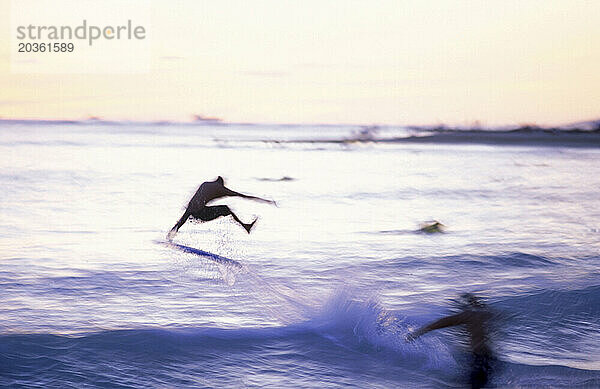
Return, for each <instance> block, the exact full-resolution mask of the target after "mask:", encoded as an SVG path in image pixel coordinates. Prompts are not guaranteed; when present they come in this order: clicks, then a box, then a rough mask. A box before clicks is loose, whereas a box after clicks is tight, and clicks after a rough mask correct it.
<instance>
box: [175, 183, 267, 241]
mask: <svg viewBox="0 0 600 389" xmlns="http://www.w3.org/2000/svg"><path fill="white" fill-rule="evenodd" d="M228 196H237V197H242V198H245V199H250V200H257V201H262V202H265V203H269V204H275V201H273V200H266V199H261V198H260V197H255V196H249V195H245V194H242V193H238V192H234V191H232V190H231V189H229V188H226V187H225V185H224V181H223V177H221V176H219V177H217V179H216V180H214V181H208V182H205V183H203V184H202V185H200V187H199V188H198V190H197V191H196V194H194V197H192V199H191V200H190V202H189V204H188V206H187V208H186V210H185V212H184V214H183V216H181V218H180V219H179V221H178V222H177V223H176V224H175V226H173V228H172V229H171V231H169V234H168V235H167V239H169V240H171V239H173V237H174V236H175V234H176V233H177V231H178V230H179V228H181V226H183V225H184V224H185V222H186V221H187V220H188V219H189V217H190V216H191V217H192V218H194V219H198V220H201V221H205V222H207V221H210V220H214V219H216V218H218V217H221V216H228V215H231V217H233V220H235V221H236V222H238V223H239V224H240V225H241V226H242V227H244V228H245V229H246V231H247V232H248V233H250V230H251V229H252V227H253V226H254V223H256V219H255V220H254V221H253V222H252V223H244V222H242V221H241V220H240V219H239V218H238V217H237V215H236V214H235V213H233V212H232V211H231V209H230V208H229V207H228V206H227V205H215V206H207V205H206V204H207V203H208V202H209V201H211V200H215V199H218V198H221V197H228Z"/></svg>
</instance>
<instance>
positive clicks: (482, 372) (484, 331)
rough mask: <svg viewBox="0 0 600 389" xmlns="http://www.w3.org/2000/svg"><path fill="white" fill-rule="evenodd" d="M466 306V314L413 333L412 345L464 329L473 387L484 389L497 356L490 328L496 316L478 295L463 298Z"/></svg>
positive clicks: (409, 336) (410, 336) (459, 314)
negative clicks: (450, 330)
mask: <svg viewBox="0 0 600 389" xmlns="http://www.w3.org/2000/svg"><path fill="white" fill-rule="evenodd" d="M461 299H462V300H463V303H464V308H463V311H462V312H459V313H457V314H455V315H451V316H447V317H443V318H441V319H439V320H436V321H434V322H432V323H430V324H428V325H426V326H423V327H421V328H419V329H418V330H416V331H414V332H412V333H409V334H408V336H407V340H408V341H412V340H415V339H416V338H418V337H419V336H421V335H423V334H425V333H427V332H429V331H433V330H437V329H440V328H446V327H452V326H459V325H463V326H464V327H465V329H466V330H467V332H468V334H469V337H470V342H469V343H470V349H471V355H472V361H471V374H470V377H469V378H470V384H471V387H472V388H483V387H484V386H485V385H486V384H487V383H488V382H489V380H490V377H491V374H492V370H493V367H494V366H493V365H494V364H495V360H496V358H495V356H494V353H493V352H492V349H491V347H490V334H489V328H490V325H491V321H492V319H493V317H494V314H493V313H492V312H491V311H490V310H489V309H488V308H487V306H486V305H485V304H484V303H483V302H482V301H481V300H480V299H479V298H477V297H476V296H475V295H473V294H471V293H466V294H464V295H462V296H461Z"/></svg>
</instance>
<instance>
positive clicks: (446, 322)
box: [406, 312, 465, 341]
mask: <svg viewBox="0 0 600 389" xmlns="http://www.w3.org/2000/svg"><path fill="white" fill-rule="evenodd" d="M464 315H465V314H464V312H461V313H457V314H456V315H452V316H446V317H443V318H441V319H439V320H436V321H434V322H432V323H429V324H427V325H426V326H423V327H421V328H419V329H418V330H416V331H413V332H410V333H408V335H406V340H407V341H413V340H415V339H417V338H418V337H419V336H421V335H423V334H426V333H428V332H429V331H433V330H439V329H440V328H446V327H452V326H457V325H460V324H464V322H465V317H464Z"/></svg>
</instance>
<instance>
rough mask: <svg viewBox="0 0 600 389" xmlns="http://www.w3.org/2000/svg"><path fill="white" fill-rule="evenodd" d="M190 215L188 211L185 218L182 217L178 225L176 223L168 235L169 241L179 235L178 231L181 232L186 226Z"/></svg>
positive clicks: (184, 215)
mask: <svg viewBox="0 0 600 389" xmlns="http://www.w3.org/2000/svg"><path fill="white" fill-rule="evenodd" d="M190 214H191V213H190V212H189V211H188V210H187V209H186V210H185V213H184V214H183V216H181V218H180V219H179V220H178V221H177V223H175V225H174V226H173V228H171V231H169V233H168V234H167V239H169V240H171V239H173V237H174V236H175V234H177V231H179V229H180V228H181V226H182V225H184V224H185V222H186V221H187V220H188V218H189V217H190Z"/></svg>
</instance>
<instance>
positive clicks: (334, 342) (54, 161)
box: [0, 123, 600, 388]
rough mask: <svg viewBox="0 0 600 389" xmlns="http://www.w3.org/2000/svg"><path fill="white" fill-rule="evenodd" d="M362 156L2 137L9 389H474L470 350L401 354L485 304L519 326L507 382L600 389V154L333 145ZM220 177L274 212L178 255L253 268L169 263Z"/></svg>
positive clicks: (30, 129) (176, 135) (262, 146)
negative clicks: (190, 216) (201, 197)
mask: <svg viewBox="0 0 600 389" xmlns="http://www.w3.org/2000/svg"><path fill="white" fill-rule="evenodd" d="M407 134H408V135H410V134H411V132H410V131H409V130H407V129H403V128H385V129H382V130H380V131H379V132H378V133H377V136H378V137H381V138H383V139H389V138H394V137H399V136H406V135H407ZM357 137H358V138H360V137H361V133H360V128H359V127H352V126H320V127H319V126H274V125H271V126H266V125H251V126H250V125H246V126H243V125H237V126H190V125H178V124H169V125H133V124H118V123H116V124H106V125H101V124H86V125H80V124H60V125H49V124H0V211H1V214H2V218H1V219H0V290H1V292H0V386H2V387H40V388H42V387H44V388H46V387H60V388H67V387H72V388H81V387H110V388H148V387H158V388H172V387H219V388H222V387H231V388H240V387H242V388H243V387H261V388H262V387H271V388H288V387H289V388H292V387H302V388H313V387H314V388H322V387H357V388H365V387H369V388H390V387H424V388H430V387H436V388H437V387H457V386H458V387H461V386H462V385H464V383H465V381H464V377H465V375H466V374H467V370H468V365H467V364H466V362H465V360H466V359H465V358H466V357H468V353H467V351H466V350H464V349H463V348H462V346H461V341H460V340H461V336H460V333H457V332H456V331H452V330H441V331H436V332H431V333H429V334H427V335H425V336H423V337H422V338H420V339H418V340H417V341H415V342H413V343H406V342H405V336H406V334H407V333H408V331H409V330H414V329H415V328H416V327H418V326H420V325H423V324H425V323H427V322H429V321H431V320H435V319H437V318H440V317H442V316H443V315H446V314H448V313H449V312H450V310H451V306H452V303H451V299H454V298H456V297H457V296H459V295H460V294H461V293H463V292H468V291H471V292H475V293H477V294H478V295H481V296H483V297H485V298H486V301H487V302H488V303H489V305H490V306H491V307H492V308H493V309H494V310H496V311H497V312H501V313H502V314H501V317H502V319H499V320H498V323H497V327H498V330H497V332H496V339H495V343H494V345H495V351H496V354H497V356H498V358H499V359H500V361H501V368H500V369H498V370H497V371H496V373H495V374H494V376H493V381H492V383H493V385H495V386H498V387H509V388H522V387H535V388H538V387H549V388H557V387H562V388H573V387H582V388H583V387H589V388H595V387H600V335H599V334H600V304H599V303H598V301H600V267H599V266H600V221H599V220H600V198H599V197H598V193H599V191H600V149H599V148H596V147H577V148H570V147H561V146H560V144H556V145H552V146H551V147H548V145H544V146H543V147H542V146H537V145H536V144H535V142H530V143H529V144H527V145H520V146H515V145H512V146H506V145H494V144H486V145H483V144H448V143H435V142H431V143H423V144H420V143H396V142H337V143H336V142H320V141H319V140H326V141H331V140H341V139H350V138H357ZM265 140H269V141H268V142H265ZM291 140H302V142H289V141H291ZM315 140H316V141H317V142H308V141H315ZM488 143H489V142H488ZM592 146H593V145H592ZM218 175H221V176H223V177H225V179H226V185H227V186H229V187H231V188H232V189H234V190H237V191H240V192H244V193H249V194H254V195H258V196H262V197H267V198H272V199H274V200H276V201H277V203H278V207H272V206H269V205H266V204H262V203H256V202H251V201H248V200H241V199H235V198H229V199H223V200H220V201H219V203H223V204H228V205H230V206H231V208H233V209H234V210H235V211H236V213H237V214H238V215H239V216H240V218H241V219H242V220H244V221H250V220H252V219H253V217H254V216H259V217H260V219H259V221H258V223H257V225H256V227H255V229H254V230H253V231H252V233H251V234H249V235H248V234H246V232H245V231H244V230H243V229H242V228H240V227H239V226H238V225H236V224H234V223H233V222H232V221H231V220H230V219H220V220H217V221H214V222H210V223H204V224H194V223H188V224H186V225H184V227H183V228H182V229H181V230H180V233H179V234H178V235H177V236H176V238H175V242H177V243H179V244H182V245H186V246H190V247H194V248H198V249H202V250H206V251H209V252H212V253H216V254H218V255H222V256H224V257H227V258H231V259H234V260H236V261H238V262H239V263H240V264H241V265H242V266H241V268H240V267H238V266H229V265H227V263H217V262H214V261H211V260H210V258H206V257H200V256H197V255H195V254H193V253H190V252H184V251H181V250H177V249H175V248H173V247H169V246H166V245H163V244H159V243H160V242H161V241H162V240H163V239H164V237H165V235H166V233H167V232H168V230H169V229H170V228H171V227H172V226H173V224H174V223H175V222H176V221H177V219H178V218H179V217H180V216H181V214H182V212H183V207H184V206H185V205H186V204H187V201H188V200H189V198H190V197H191V195H192V194H193V193H194V191H195V190H196V188H197V186H198V185H199V184H200V183H201V182H203V181H206V180H213V179H214V178H215V177H216V176H218ZM428 220H439V221H440V222H442V223H443V224H444V225H445V226H446V233H443V234H423V233H417V232H416V230H417V229H418V228H419V225H420V223H422V222H425V221H428Z"/></svg>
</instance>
